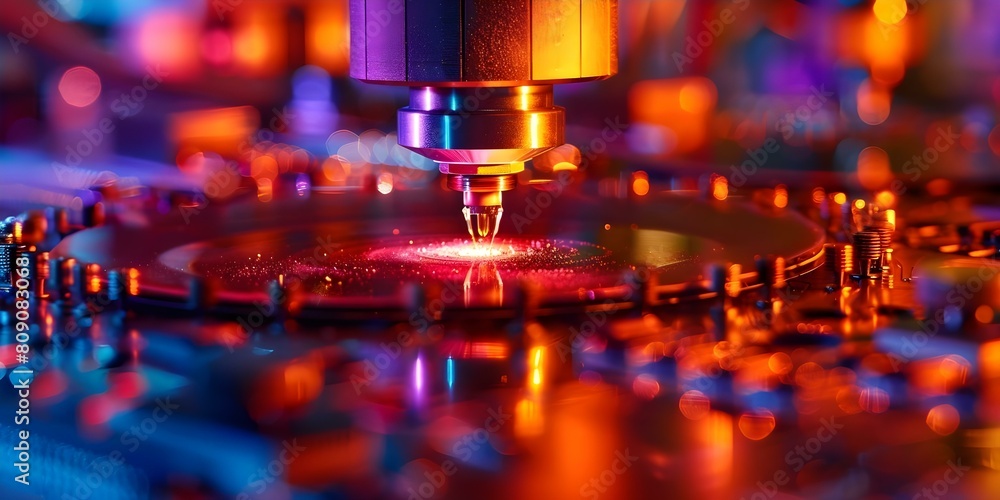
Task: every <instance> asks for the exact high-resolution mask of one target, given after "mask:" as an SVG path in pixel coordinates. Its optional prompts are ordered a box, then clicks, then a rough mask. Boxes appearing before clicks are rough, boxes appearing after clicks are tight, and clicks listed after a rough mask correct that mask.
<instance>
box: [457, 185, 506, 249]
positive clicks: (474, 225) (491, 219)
mask: <svg viewBox="0 0 1000 500" xmlns="http://www.w3.org/2000/svg"><path fill="white" fill-rule="evenodd" d="M497 194H499V193H497ZM462 215H464V216H465V223H466V225H468V226H469V234H471V235H472V242H473V243H475V244H476V245H479V244H481V243H482V244H489V248H490V249H492V248H493V239H494V238H496V235H497V231H498V230H499V229H500V218H501V217H502V216H503V208H502V207H499V206H486V207H484V206H478V205H472V206H469V205H466V206H465V208H463V209H462Z"/></svg>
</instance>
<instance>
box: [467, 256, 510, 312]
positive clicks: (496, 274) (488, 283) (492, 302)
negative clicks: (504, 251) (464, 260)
mask: <svg viewBox="0 0 1000 500" xmlns="http://www.w3.org/2000/svg"><path fill="white" fill-rule="evenodd" d="M462 288H463V289H464V291H465V307H469V306H470V305H472V304H478V305H484V306H491V307H500V306H502V305H503V279H501V278H500V271H499V270H498V269H497V265H496V263H494V262H492V261H480V262H475V263H473V264H472V266H471V267H469V272H468V273H466V275H465V282H464V283H463V286H462Z"/></svg>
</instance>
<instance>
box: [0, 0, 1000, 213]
mask: <svg viewBox="0 0 1000 500" xmlns="http://www.w3.org/2000/svg"><path fill="white" fill-rule="evenodd" d="M998 10H1000V5H997V3H996V2H991V1H986V0H963V1H954V2H942V1H934V0H927V1H922V2H921V1H909V2H906V1H903V0H880V1H878V2H874V3H873V2H871V1H861V0H858V1H854V0H829V1H828V0H813V1H793V0H760V1H757V0H754V1H743V0H740V1H732V2H713V1H706V2H684V1H679V0H677V1H674V0H662V1H635V0H624V1H622V2H621V4H620V6H619V17H620V20H619V32H620V37H619V61H620V64H619V74H618V75H617V76H616V77H614V78H611V79H609V80H606V81H601V82H596V83H585V84H575V85H564V86H557V88H556V92H557V94H556V98H557V102H558V103H559V104H560V105H562V106H564V107H566V109H567V113H568V114H567V127H568V134H569V135H568V138H567V140H568V142H569V143H570V144H572V145H574V146H576V148H579V149H581V150H584V152H585V153H588V154H593V155H595V156H600V157H602V158H603V157H605V156H607V154H608V153H609V152H611V153H614V156H615V158H616V159H617V160H626V161H629V162H631V163H630V164H629V165H631V166H632V167H633V169H634V168H636V166H637V165H638V166H641V167H642V168H644V169H645V170H647V171H649V172H650V173H651V174H652V175H656V172H657V171H667V170H670V169H678V168H684V167H688V168H694V169H698V170H697V171H699V172H716V173H718V174H721V175H723V176H725V177H727V178H728V179H729V181H731V182H733V181H736V182H739V180H740V179H741V178H742V177H744V176H745V174H746V173H747V172H748V171H753V172H756V170H757V168H758V166H761V165H763V164H764V163H766V165H765V166H764V167H765V168H766V169H767V170H791V171H797V172H807V171H808V172H812V173H816V172H820V173H832V174H842V176H840V177H838V178H841V179H842V180H843V182H844V184H845V187H847V188H850V187H853V188H855V189H863V190H868V191H877V190H889V192H890V193H893V192H897V193H898V192H899V191H900V190H905V187H904V186H912V185H919V186H925V185H927V184H928V183H931V181H934V180H939V179H941V180H942V181H941V182H945V181H947V180H953V179H965V180H970V179H983V178H985V179H992V178H993V177H994V174H993V172H994V171H995V169H993V168H992V165H993V162H994V161H995V159H996V156H997V154H998V153H1000V128H997V123H996V110H997V100H998V99H1000V80H998V76H997V74H996V73H997V68H998V64H997V63H998V57H1000V56H998V50H1000V48H998V47H1000V35H998V34H997V33H996V30H995V29H993V24H994V21H995V20H996V19H997V16H998ZM0 23H2V26H3V29H4V30H5V32H6V39H7V43H5V44H2V45H3V46H2V47H0V96H2V100H0V141H2V143H3V145H4V148H5V156H6V158H5V159H4V163H5V165H6V164H10V163H13V162H24V161H27V162H28V163H23V164H24V165H29V164H30V165H36V166H34V167H27V166H26V167H25V168H34V169H38V170H36V171H35V173H37V174H38V175H43V176H44V175H48V174H50V173H51V172H52V169H51V168H48V169H47V170H46V169H43V167H42V165H44V166H45V167H51V166H52V165H66V166H70V167H77V166H84V167H91V168H92V169H94V170H97V171H101V170H104V169H105V167H107V166H108V165H109V162H110V164H114V163H115V162H116V161H117V158H118V157H119V156H124V157H128V158H134V159H142V160H149V161H152V162H156V163H158V164H163V165H167V166H170V167H173V168H176V169H179V170H180V171H181V172H184V173H187V174H190V175H192V176H194V175H196V174H199V173H203V171H204V170H206V169H208V170H211V169H213V168H214V169H218V168H221V167H220V166H219V165H220V160H221V161H223V162H224V161H226V160H232V161H235V162H236V165H238V168H239V171H240V172H241V173H242V174H243V175H244V176H245V177H247V178H248V179H249V178H252V179H254V180H256V181H261V180H263V181H264V182H256V183H255V182H250V183H249V186H250V187H254V184H256V187H257V189H258V190H259V191H263V192H266V191H268V189H270V188H269V187H268V186H271V187H273V184H274V182H276V180H277V178H278V177H279V176H281V175H282V174H286V173H288V172H299V173H312V174H311V175H312V177H313V179H312V180H314V181H315V182H317V183H318V184H327V185H360V184H363V183H364V182H365V181H364V179H365V178H366V177H372V178H373V179H375V181H374V182H378V179H382V181H381V182H382V183H383V184H384V186H383V188H382V189H388V187H389V185H391V184H392V183H394V182H397V181H398V182H400V183H401V184H402V185H401V186H400V187H401V188H405V187H408V186H407V184H415V185H417V186H420V185H421V182H426V181H427V179H425V178H424V177H423V176H421V175H420V172H419V171H427V170H431V171H432V170H434V165H433V164H432V163H430V162H428V161H426V160H424V159H422V158H420V157H418V156H417V155H415V154H410V153H409V152H408V151H405V150H401V149H399V148H398V147H396V146H395V136H394V135H393V134H394V123H395V118H394V113H395V110H396V109H397V108H399V107H401V106H403V105H405V104H406V89H405V88H401V87H385V86H376V85H366V84H363V83H360V82H357V81H353V80H351V79H350V78H348V77H347V73H348V64H349V46H350V43H349V27H348V6H347V1H346V0H343V1H337V0H329V1H314V2H311V1H305V0H303V1H289V2H283V1H257V0H212V1H196V0H191V1H181V0H178V1H169V2H168V1H132V2H123V1H100V0H51V1H39V2H35V1H30V0H11V1H8V2H7V4H6V6H5V8H4V10H3V13H2V17H0ZM605 120H611V121H617V122H618V123H620V124H622V125H627V133H626V134H625V136H624V139H625V140H616V141H610V142H611V144H608V145H606V146H603V145H599V144H595V145H594V146H598V149H600V151H594V148H593V147H591V139H592V138H593V137H594V136H595V134H596V133H599V132H600V131H601V129H602V128H603V127H605V126H606V124H605ZM619 128H623V127H619ZM340 130H343V131H344V133H342V134H339V135H338V134H335V135H331V132H334V131H340ZM942 135H944V136H945V138H946V139H947V140H946V141H942V140H938V137H940V136H942ZM359 136H360V142H361V144H362V146H361V147H360V148H358V147H348V148H344V151H340V148H341V147H342V146H343V145H344V144H350V143H352V139H354V140H355V141H356V140H357V139H358V137H359ZM769 140H773V141H775V143H774V144H771V147H769V148H768V149H773V150H774V151H773V152H770V151H766V150H762V149H761V148H763V146H764V145H765V143H766V142H768V141H769ZM935 141H938V142H936V143H935ZM928 147H931V148H932V149H935V151H934V152H932V153H930V154H927V153H926V152H925V149H926V148H928ZM869 148H872V149H869ZM758 150H760V151H765V152H764V153H763V155H764V156H766V157H764V156H761V154H760V153H758V154H757V155H756V157H755V155H754V154H750V153H753V152H754V151H758ZM863 151H864V152H865V154H862V152H863ZM562 153H563V155H562V156H558V155H557V156H555V157H553V156H552V155H549V157H543V158H542V159H540V160H539V161H538V162H537V163H538V164H539V165H540V166H541V167H542V168H541V170H544V169H546V168H551V166H552V165H553V163H559V161H560V160H562V159H569V160H571V161H570V162H569V163H573V162H574V161H575V162H576V163H577V164H578V163H579V162H580V161H579V159H576V158H575V156H579V153H573V152H570V153H567V152H566V151H562ZM24 155H27V156H24ZM206 155H207V156H206ZM574 155H575V156H574ZM925 155H926V156H927V158H926V160H925V159H922V158H923V157H924V156H925ZM331 156H333V157H334V160H330V158H331ZM563 156H565V157H566V158H563ZM28 157H31V159H30V160H29V159H28ZM915 157H916V158H917V161H913V160H914V158H915ZM748 160H749V161H750V163H748V164H746V165H744V163H745V162H747V161H748ZM254 161H257V165H258V167H255V168H251V164H253V162H254ZM599 163H600V162H599ZM599 166H600V167H601V168H610V169H619V168H620V167H616V166H613V165H605V164H603V163H601V165H599ZM398 169H404V170H407V172H404V174H406V175H402V176H399V175H396V176H395V177H394V176H393V174H396V173H397V170H398ZM5 170H8V169H5ZM413 170H416V171H413ZM741 170H742V171H743V172H742V173H743V174H744V175H740V174H739V173H738V172H740V171H741ZM603 173H605V172H603V171H602V172H599V173H598V175H600V174H603ZM893 174H895V178H896V179H898V180H900V181H901V183H902V184H897V185H896V189H895V190H894V191H893V190H891V189H890V188H891V187H892V182H891V181H892V175H893ZM529 175H531V174H530V173H526V174H524V176H529ZM522 180H525V179H522ZM368 182H369V183H371V182H373V181H372V180H371V179H369V181H368ZM941 182H939V183H937V184H932V187H938V188H941V187H944V186H945V185H944V184H942V183H941ZM228 194H230V193H225V192H224V193H220V194H218V196H227V195H228ZM263 196H264V198H266V195H263ZM884 196H889V195H884Z"/></svg>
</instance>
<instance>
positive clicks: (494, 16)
mask: <svg viewBox="0 0 1000 500" xmlns="http://www.w3.org/2000/svg"><path fill="white" fill-rule="evenodd" d="M616 17H617V1H616V0H508V1H497V0H453V1H448V0H426V1H425V0H351V76H353V77H354V78H359V79H362V80H368V81H372V82H383V83H398V84H408V83H413V84H418V85H419V84H435V83H459V82H484V83H487V82H504V84H507V85H509V84H511V83H512V82H528V81H545V82H558V81H573V80H579V79H594V78H601V77H607V76H610V75H613V74H614V73H615V72H617V69H618V68H617V66H618V65H617V55H616V54H615V52H616V51H617V33H616V31H617V18H616Z"/></svg>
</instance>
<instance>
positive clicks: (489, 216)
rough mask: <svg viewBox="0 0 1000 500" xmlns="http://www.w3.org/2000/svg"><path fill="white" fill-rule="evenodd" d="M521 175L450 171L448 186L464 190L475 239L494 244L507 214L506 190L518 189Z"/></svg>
mask: <svg viewBox="0 0 1000 500" xmlns="http://www.w3.org/2000/svg"><path fill="white" fill-rule="evenodd" d="M516 185H517V177H516V176H515V175H513V174H505V175H461V174H449V175H448V187H449V188H451V189H452V190H455V191H461V192H462V203H463V205H465V207H464V208H462V215H463V216H464V217H465V224H466V226H468V228H469V234H470V235H472V241H473V242H474V243H475V244H477V245H479V244H481V243H483V244H488V245H489V248H490V249H492V248H493V239H494V238H495V237H496V234H497V232H498V231H499V229H500V218H501V217H502V216H503V192H504V191H509V190H511V189H514V187H515V186H516Z"/></svg>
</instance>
